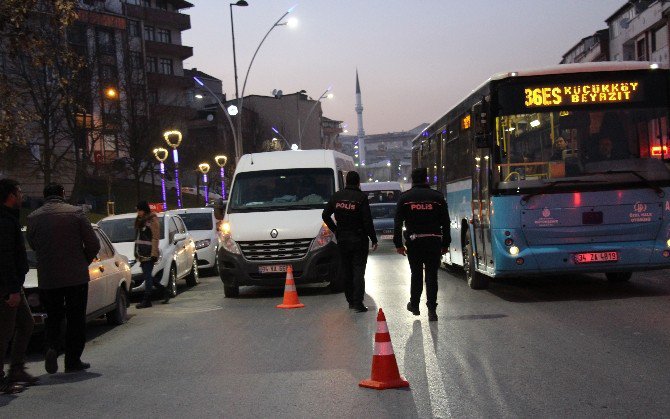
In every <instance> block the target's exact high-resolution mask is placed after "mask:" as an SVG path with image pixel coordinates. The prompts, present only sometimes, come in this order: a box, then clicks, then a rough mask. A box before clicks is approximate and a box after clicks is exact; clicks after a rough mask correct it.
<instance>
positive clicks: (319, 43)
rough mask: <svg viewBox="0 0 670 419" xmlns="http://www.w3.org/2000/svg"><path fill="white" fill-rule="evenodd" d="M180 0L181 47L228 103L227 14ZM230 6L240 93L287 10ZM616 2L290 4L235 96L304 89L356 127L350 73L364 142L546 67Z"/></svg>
mask: <svg viewBox="0 0 670 419" xmlns="http://www.w3.org/2000/svg"><path fill="white" fill-rule="evenodd" d="M231 1H232V0H229V1H224V0H191V2H192V3H193V4H195V7H193V8H191V9H186V10H183V12H184V13H187V14H189V15H191V26H192V28H191V29H190V30H187V31H185V32H183V43H184V45H189V46H192V47H193V53H194V56H193V57H191V58H189V59H188V60H186V61H185V63H184V67H186V68H192V67H197V68H198V69H199V70H201V71H204V72H205V73H208V74H211V75H213V76H215V77H217V78H220V79H222V80H223V89H224V92H226V93H227V95H228V98H234V97H235V87H234V86H235V85H234V77H233V56H232V41H231V30H230V29H231V28H230V13H229V6H228V4H229V3H230V2H231ZM248 2H249V6H248V7H233V15H234V16H233V17H234V24H235V40H236V51H237V70H238V78H239V86H240V92H241V91H242V84H243V83H244V76H245V73H246V71H247V68H248V66H249V62H250V61H251V58H252V56H253V53H254V51H255V50H256V48H257V47H258V45H259V43H260V41H261V39H262V38H263V36H264V35H265V33H266V32H267V31H268V29H270V27H271V26H272V24H273V23H274V22H275V21H276V20H277V19H279V17H280V16H281V15H282V14H283V13H284V12H285V11H287V10H288V9H289V8H291V6H294V5H296V1H285V0H248ZM623 4H625V1H624V0H460V1H456V0H404V1H401V0H302V1H301V2H298V3H297V7H296V8H295V9H294V11H293V12H292V13H291V14H290V15H289V16H293V17H295V18H297V19H298V26H297V27H296V28H288V27H286V26H278V27H276V28H274V30H273V31H272V32H271V33H270V35H269V36H268V38H267V39H266V41H265V43H264V44H263V46H262V47H261V49H260V51H259V53H258V55H257V57H256V60H255V61H254V63H253V66H252V68H251V72H250V74H249V78H248V82H247V87H246V91H245V95H249V94H258V95H268V96H269V95H270V94H271V92H272V90H273V89H281V90H282V91H283V92H284V93H295V92H296V91H299V90H302V89H304V90H306V91H307V93H308V95H310V96H311V97H313V98H318V97H319V96H320V95H321V93H323V92H324V91H325V90H326V88H328V86H331V85H332V88H333V94H334V95H335V96H334V98H333V99H331V100H324V102H325V103H324V105H323V110H324V116H326V117H328V118H331V119H336V120H341V121H344V122H345V123H347V124H348V127H347V129H348V130H349V132H350V133H355V132H356V130H357V128H358V126H357V122H356V112H355V111H354V106H355V104H356V99H355V81H356V68H358V73H359V78H360V83H361V91H362V97H363V107H364V108H365V109H364V111H363V124H364V128H365V131H366V134H380V133H385V132H395V131H404V130H409V129H411V128H413V127H415V126H417V125H419V124H420V123H422V122H432V121H434V120H435V119H437V118H438V117H439V116H440V115H442V114H443V113H444V112H446V111H447V110H448V109H449V107H451V106H453V105H454V104H455V103H457V102H458V101H460V100H461V99H462V98H463V97H465V96H466V95H467V94H468V93H469V92H470V91H471V90H472V89H473V88H475V87H476V86H478V85H479V84H480V83H482V82H483V81H484V80H486V79H487V78H488V77H490V76H491V75H492V74H494V73H497V72H500V71H512V70H518V69H521V68H533V67H540V66H546V65H553V64H557V63H558V62H559V61H560V60H561V57H562V55H563V54H564V53H566V52H567V50H568V49H570V48H572V47H573V46H574V45H575V44H576V43H577V42H578V41H579V40H580V39H581V38H583V37H585V36H588V35H591V34H593V33H594V32H595V31H596V30H598V29H603V28H605V27H606V25H605V22H604V21H605V19H607V18H608V17H610V16H611V15H612V14H613V13H614V12H615V11H616V10H617V9H618V8H619V7H621V6H622V5H623Z"/></svg>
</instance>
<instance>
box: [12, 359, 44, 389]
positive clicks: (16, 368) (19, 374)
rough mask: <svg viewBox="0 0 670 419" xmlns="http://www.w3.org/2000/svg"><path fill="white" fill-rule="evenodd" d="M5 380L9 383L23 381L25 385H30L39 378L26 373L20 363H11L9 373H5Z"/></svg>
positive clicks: (35, 382)
mask: <svg viewBox="0 0 670 419" xmlns="http://www.w3.org/2000/svg"><path fill="white" fill-rule="evenodd" d="M7 380H8V381H9V382H10V383H23V384H24V385H25V386H32V385H35V384H37V382H38V381H39V380H40V379H39V378H37V377H33V376H32V375H30V374H28V373H27V372H26V368H25V366H23V365H22V364H20V365H13V366H11V367H10V368H9V373H8V374H7Z"/></svg>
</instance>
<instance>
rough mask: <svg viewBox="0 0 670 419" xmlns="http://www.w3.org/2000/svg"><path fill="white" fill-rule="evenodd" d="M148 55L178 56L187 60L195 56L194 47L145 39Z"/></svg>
mask: <svg viewBox="0 0 670 419" xmlns="http://www.w3.org/2000/svg"><path fill="white" fill-rule="evenodd" d="M144 44H145V46H146V50H147V55H152V56H161V57H166V56H167V57H177V58H179V59H180V60H185V59H187V58H189V57H192V56H193V47H187V46H185V45H177V44H168V43H165V42H156V41H144Z"/></svg>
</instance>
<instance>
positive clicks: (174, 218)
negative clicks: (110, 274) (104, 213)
mask: <svg viewBox="0 0 670 419" xmlns="http://www.w3.org/2000/svg"><path fill="white" fill-rule="evenodd" d="M156 215H157V217H158V221H159V224H160V231H161V236H160V239H159V242H158V248H159V256H158V261H157V262H156V263H155V264H154V269H153V272H152V273H153V276H154V278H155V279H158V280H160V283H161V285H163V286H165V287H167V288H168V290H169V292H170V295H171V296H172V297H175V296H177V280H180V279H182V278H183V279H185V280H186V284H187V285H188V286H194V285H196V284H197V283H198V281H199V275H198V258H197V256H196V251H195V242H194V241H193V238H192V237H191V235H190V234H189V232H188V230H187V229H186V226H185V225H184V222H183V221H182V219H181V218H180V217H179V215H177V213H176V212H174V211H166V212H161V213H158V214H156ZM136 217H137V214H136V213H128V214H120V215H112V216H109V217H106V218H103V219H102V220H100V222H98V225H99V226H100V228H101V229H102V230H103V231H104V232H105V233H106V234H107V236H108V237H109V239H110V240H111V242H112V244H113V245H114V248H116V250H117V251H118V252H119V253H121V254H122V255H124V256H126V257H127V258H128V260H129V262H130V267H131V273H132V277H133V287H132V288H131V292H140V291H144V279H143V278H142V269H141V268H140V264H139V263H136V260H135V218H136Z"/></svg>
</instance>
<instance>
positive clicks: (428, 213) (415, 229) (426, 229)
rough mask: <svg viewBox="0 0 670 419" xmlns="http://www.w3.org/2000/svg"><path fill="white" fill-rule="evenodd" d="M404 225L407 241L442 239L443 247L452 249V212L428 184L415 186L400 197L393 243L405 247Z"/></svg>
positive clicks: (439, 194)
mask: <svg viewBox="0 0 670 419" xmlns="http://www.w3.org/2000/svg"><path fill="white" fill-rule="evenodd" d="M403 224H404V225H405V228H406V231H405V239H407V240H410V241H411V240H417V239H421V238H426V237H433V236H434V237H439V238H441V241H442V247H449V243H451V235H450V233H449V211H448V210H447V202H446V201H445V200H444V195H442V193H440V192H438V191H435V190H433V189H430V187H429V186H428V185H427V184H422V185H414V186H412V189H410V190H409V191H407V192H405V193H403V194H402V195H400V199H399V200H398V206H397V209H396V214H395V223H394V234H393V243H394V244H395V247H396V248H400V247H403V242H402V227H403Z"/></svg>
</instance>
